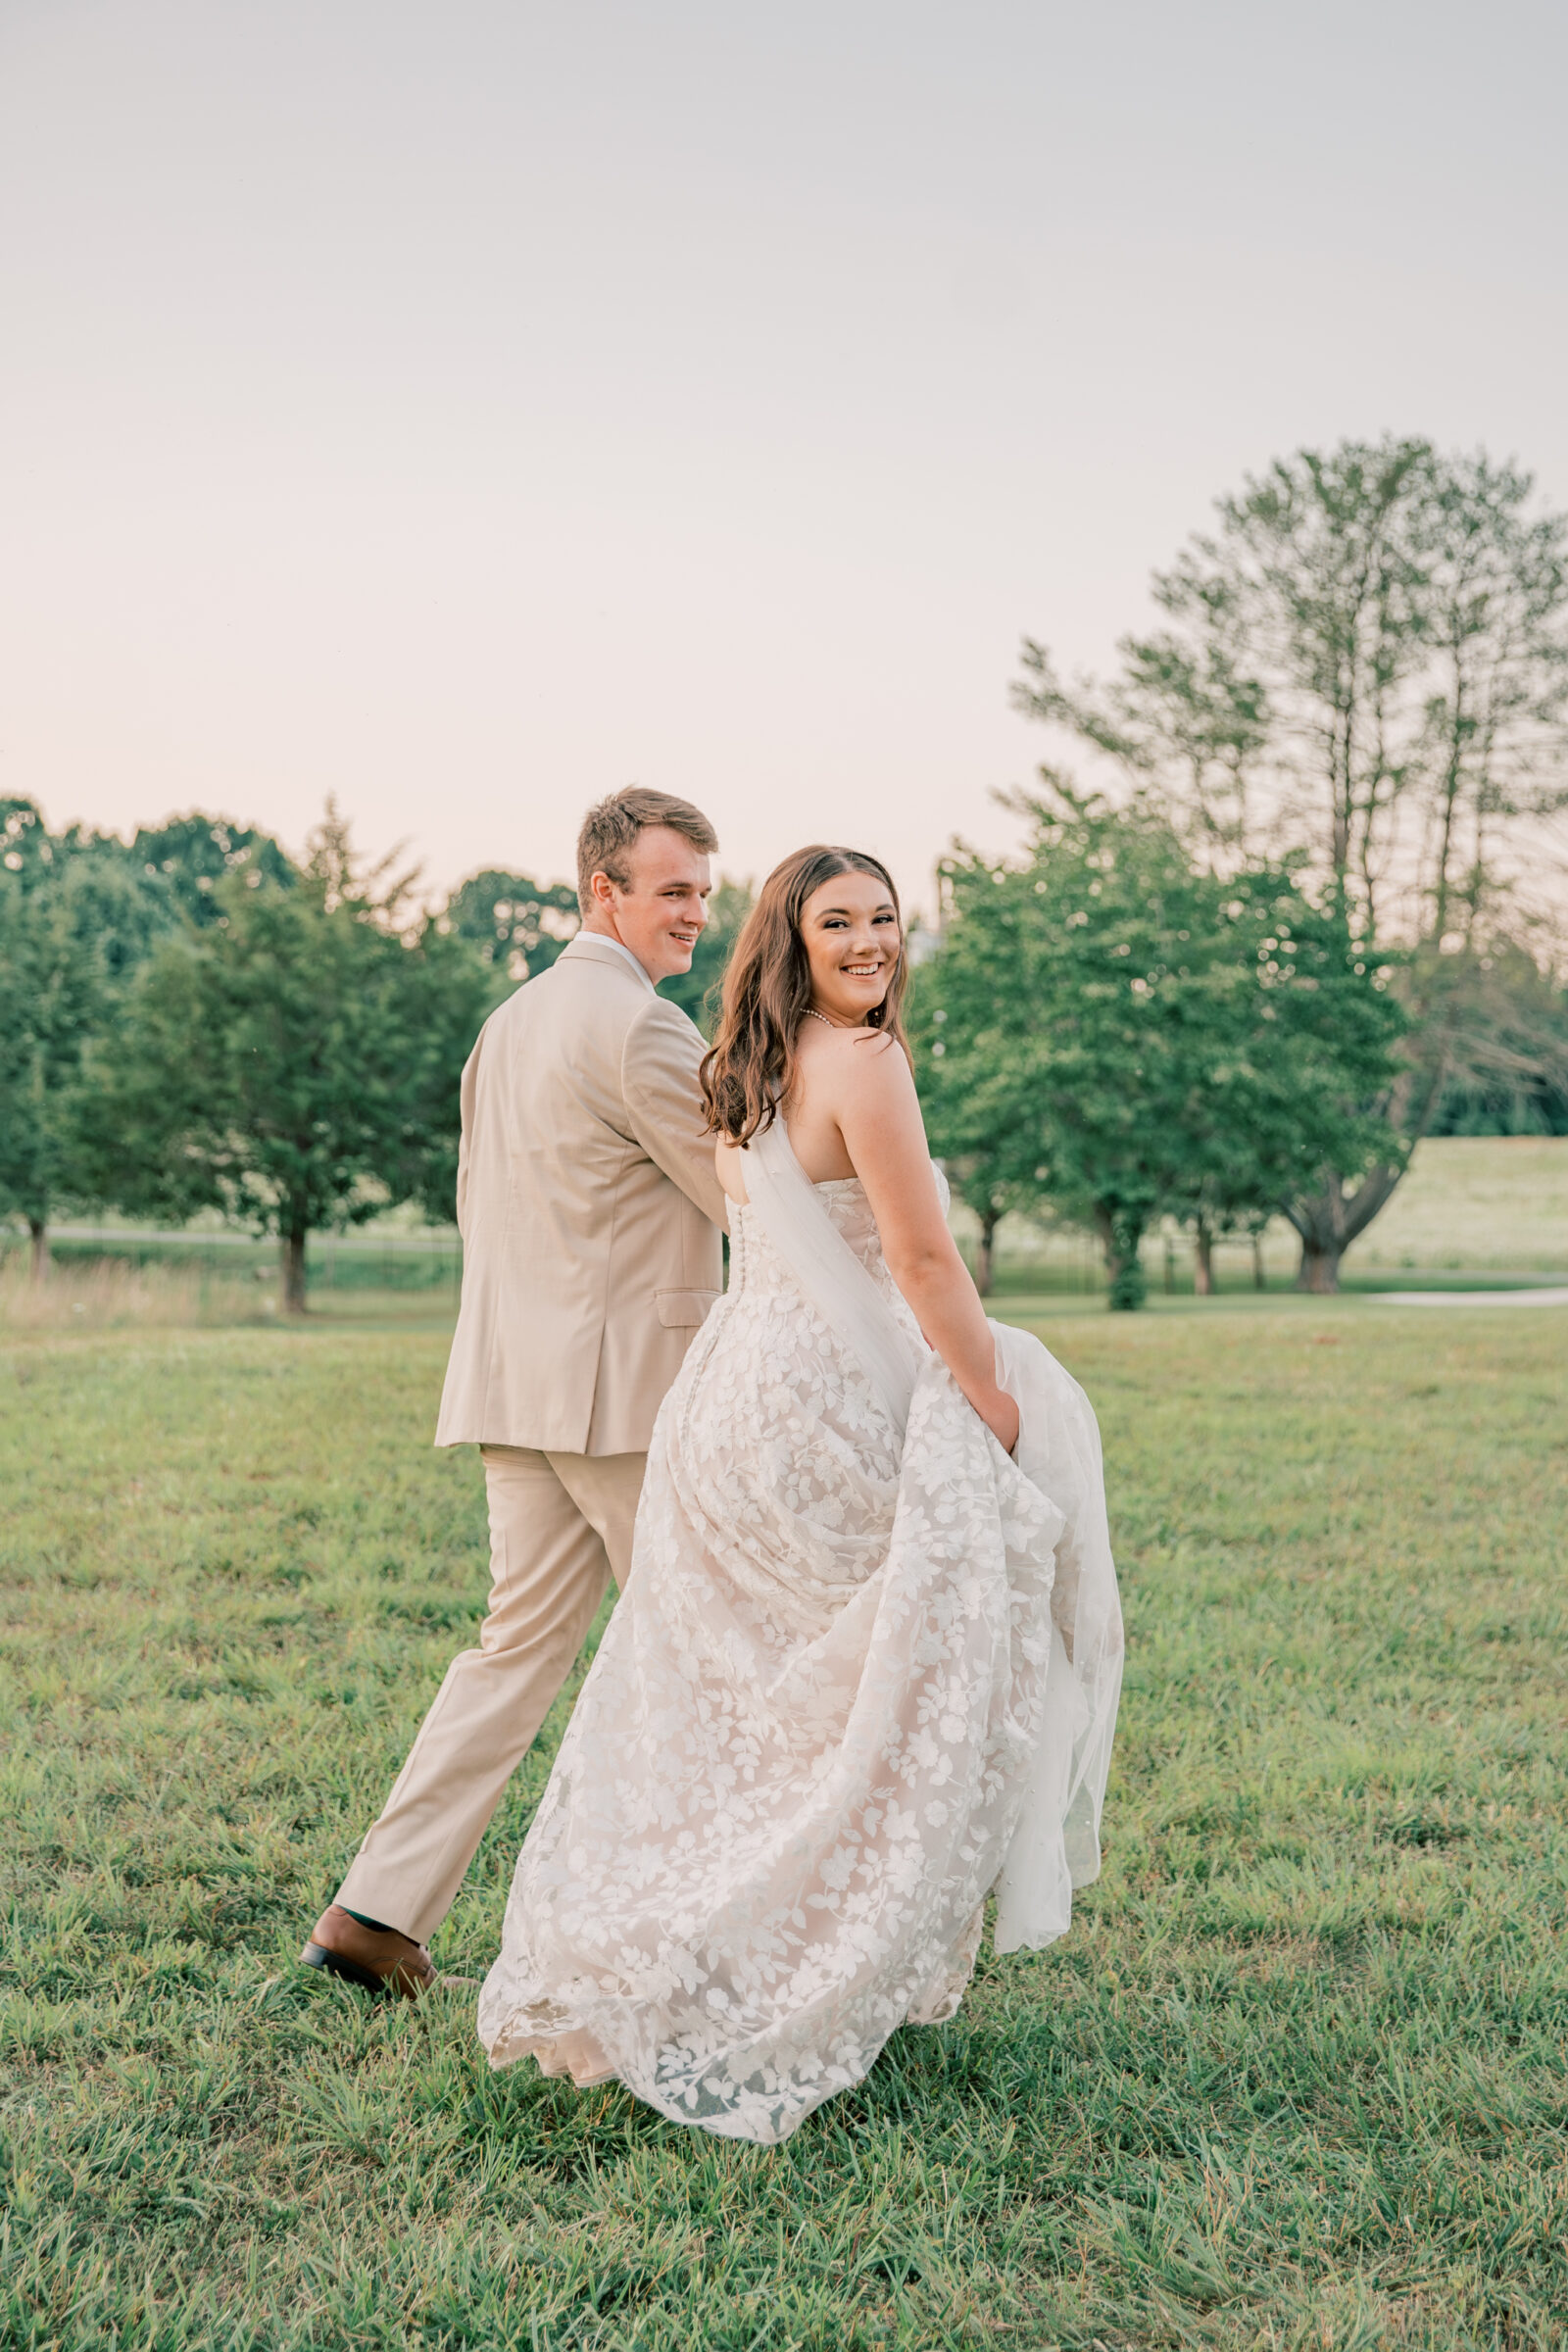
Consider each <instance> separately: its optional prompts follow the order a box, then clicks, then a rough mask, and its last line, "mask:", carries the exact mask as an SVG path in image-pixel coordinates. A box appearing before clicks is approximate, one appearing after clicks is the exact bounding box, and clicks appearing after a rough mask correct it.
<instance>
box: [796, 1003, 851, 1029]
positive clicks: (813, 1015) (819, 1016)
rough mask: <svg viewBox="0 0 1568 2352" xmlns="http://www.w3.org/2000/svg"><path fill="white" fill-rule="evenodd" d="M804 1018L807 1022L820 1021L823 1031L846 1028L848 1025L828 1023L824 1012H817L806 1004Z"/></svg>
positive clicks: (814, 1007)
mask: <svg viewBox="0 0 1568 2352" xmlns="http://www.w3.org/2000/svg"><path fill="white" fill-rule="evenodd" d="M806 1017H807V1019H808V1020H809V1021H820V1022H821V1023H822V1026H823V1028H824V1029H843V1028H845V1027H847V1026H848V1024H847V1023H846V1022H844V1021H830V1020H829V1019H828V1017H827V1014H826V1013H825V1012H818V1011H817V1009H816V1006H815V1005H808V1006H807V1007H806Z"/></svg>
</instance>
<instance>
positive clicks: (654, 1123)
mask: <svg viewBox="0 0 1568 2352" xmlns="http://www.w3.org/2000/svg"><path fill="white" fill-rule="evenodd" d="M706 1051H707V1048H706V1047H705V1046H704V1044H703V1040H702V1034H701V1032H700V1031H699V1030H698V1029H697V1028H696V1026H695V1024H694V1023H693V1022H691V1021H689V1020H688V1019H687V1017H686V1015H685V1014H684V1013H683V1012H682V1011H681V1009H680V1006H679V1005H670V1004H668V1003H666V1001H665V1000H664V998H662V997H654V998H653V999H651V1000H650V1002H649V1004H648V1005H647V1006H646V1008H645V1009H644V1010H643V1011H642V1012H640V1013H639V1014H638V1015H637V1018H636V1020H634V1021H633V1023H632V1025H631V1027H630V1029H628V1031H627V1032H626V1043H625V1046H624V1048H623V1049H622V1053H621V1064H620V1086H621V1095H622V1097H623V1099H624V1101H625V1104H626V1115H627V1117H628V1119H629V1121H630V1123H631V1130H632V1133H633V1135H634V1136H635V1137H636V1139H637V1141H638V1143H640V1144H641V1146H642V1148H643V1150H644V1151H645V1152H647V1154H648V1156H649V1158H650V1159H651V1160H652V1161H653V1162H654V1164H655V1166H656V1167H660V1168H662V1169H663V1171H664V1174H665V1175H666V1176H667V1177H668V1178H669V1179H670V1181H671V1183H673V1184H678V1185H679V1186H680V1189H681V1191H682V1192H683V1193H685V1194H686V1195H687V1197H688V1198H689V1199H690V1200H692V1201H696V1203H697V1205H698V1207H699V1208H700V1209H701V1210H702V1212H703V1214H704V1216H705V1217H708V1218H710V1219H711V1221H712V1223H713V1224H715V1225H716V1226H717V1227H718V1228H719V1231H720V1232H723V1231H725V1230H726V1227H727V1222H728V1220H727V1218H726V1215H725V1203H724V1195H723V1192H722V1191H721V1189H720V1187H719V1181H718V1175H717V1171H716V1170H715V1168H714V1166H713V1138H712V1137H711V1135H710V1134H709V1133H708V1132H707V1129H706V1127H705V1124H704V1118H703V1097H702V1090H701V1088H700V1087H699V1085H698V1082H697V1073H698V1069H699V1067H700V1066H701V1063H702V1058H703V1055H704V1054H705V1052H706Z"/></svg>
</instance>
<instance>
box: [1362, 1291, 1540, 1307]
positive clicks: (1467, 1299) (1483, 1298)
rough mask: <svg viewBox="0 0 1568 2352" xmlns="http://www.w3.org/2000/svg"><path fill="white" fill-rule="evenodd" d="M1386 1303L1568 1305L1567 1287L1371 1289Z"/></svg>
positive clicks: (1372, 1293)
mask: <svg viewBox="0 0 1568 2352" xmlns="http://www.w3.org/2000/svg"><path fill="white" fill-rule="evenodd" d="M1368 1296H1369V1297H1370V1298H1373V1299H1382V1300H1383V1302H1384V1304H1385V1305H1386V1306H1568V1290H1554V1291H1372V1292H1370V1293H1368Z"/></svg>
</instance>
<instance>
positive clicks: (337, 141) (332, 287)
mask: <svg viewBox="0 0 1568 2352" xmlns="http://www.w3.org/2000/svg"><path fill="white" fill-rule="evenodd" d="M1565 87H1568V11H1565V10H1564V9H1563V8H1562V7H1561V5H1560V4H1558V0H1539V4H1536V5H1530V4H1526V0H1486V4H1485V5H1482V0H1469V4H1468V5H1464V6H1454V5H1451V4H1448V5H1445V4H1444V0H1410V4H1408V5H1405V4H1401V5H1391V4H1388V0H1353V4H1347V0H1331V4H1329V5H1324V4H1322V0H1318V5H1315V6H1313V7H1310V8H1308V7H1305V6H1297V7H1292V8H1285V7H1281V6H1278V5H1270V4H1269V0H1245V4H1238V5H1221V4H1219V0H1190V4H1189V5H1187V6H1185V7H1183V6H1171V5H1170V4H1169V0H1164V4H1163V5H1158V6H1155V5H1152V4H1151V0H1130V4H1126V5H1120V6H1116V5H1106V6H1101V7H1098V8H1095V7H1086V6H1084V5H1083V4H1082V0H1079V4H1078V5H1076V6H1072V7H1069V6H1066V5H1061V4H1058V0H1049V4H1038V5H1034V6H1025V5H1022V4H1019V0H965V4H964V5H957V4H956V0H954V4H951V5H949V6H946V7H942V8H937V7H932V6H929V5H921V4H911V0H901V5H899V6H896V7H895V6H891V5H886V4H885V0H874V4H867V0H833V4H832V5H830V6H829V5H821V4H820V0H795V4H794V5H793V6H792V7H790V8H788V9H780V8H777V7H767V8H764V7H761V6H759V5H755V4H752V0H727V4H724V5H720V4H719V0H659V4H657V5H655V4H654V0H648V4H646V5H642V6H631V5H607V4H605V0H572V4H571V5H561V4H560V0H557V4H556V5H553V6H550V7H545V6H541V5H536V4H534V0H504V4H503V0H441V5H439V6H436V5H433V4H426V5H423V6H416V5H411V4H410V0H375V4H374V5H368V0H309V4H308V5H304V4H301V0H244V4H240V0H113V4H106V0H97V4H93V0H0V321H3V327H0V332H3V335H4V360H3V365H0V793H3V792H17V793H26V794H30V795H32V796H33V797H35V798H36V799H38V800H40V801H41V802H42V803H43V805H44V808H45V809H46V812H47V813H48V816H49V818H50V820H51V822H53V823H62V822H64V821H66V820H68V819H70V818H72V817H80V818H84V819H86V820H87V821H89V822H91V823H94V824H98V825H106V826H113V827H115V828H117V829H126V828H129V827H131V826H133V825H134V824H135V823H136V822H137V821H138V820H148V821H150V820H155V819H157V818H159V817H160V816H162V815H164V814H166V813H168V812H170V811H172V810H175V809H186V808H190V807H192V806H198V805H199V806H203V807H207V808H212V809H221V810H223V811H224V812H226V813H229V814H232V815H235V816H239V817H242V818H249V819H252V820H254V821H256V822H258V823H261V824H265V825H267V826H269V827H270V828H271V829H272V830H274V831H276V832H278V833H279V834H281V835H282V837H283V838H284V840H285V841H286V842H288V843H289V844H290V845H291V846H294V847H298V846H299V845H300V843H301V842H302V841H303V838H304V836H305V834H306V832H307V830H308V829H309V827H310V825H311V824H312V822H313V821H314V819H315V818H316V816H317V815H318V813H319V809H320V807H321V804H322V801H323V799H324V797H325V795H326V794H327V793H329V792H335V793H336V794H337V796H338V797H339V799H340V801H341V803H342V805H343V807H344V808H345V809H346V810H347V811H348V812H349V813H350V815H351V816H352V817H353V819H354V820H355V825H356V830H357V833H358V836H359V838H360V840H361V842H362V844H363V845H364V846H365V847H366V848H367V849H370V850H374V851H381V850H384V849H386V848H388V847H390V846H391V845H392V843H393V842H395V841H397V840H398V839H400V838H407V839H408V840H409V841H410V842H411V843H412V844H413V846H414V847H415V848H416V850H417V852H418V853H419V854H420V855H422V856H423V858H425V860H426V863H427V868H428V873H429V878H430V881H431V883H432V885H436V886H444V885H446V884H449V883H451V882H452V881H455V880H456V879H458V878H459V877H460V876H461V875H462V874H464V873H465V872H467V871H470V870H472V869H473V868H474V867H476V866H478V865H481V864H496V865H518V866H521V867H523V868H525V869H528V870H531V871H533V872H534V873H536V874H537V875H539V876H541V877H542V878H546V879H549V878H552V877H555V876H557V875H563V874H565V873H567V872H568V871H569V868H570V861H571V844H572V839H573V836H574V833H575V829H576V824H577V820H578V817H579V815H580V813H581V810H582V809H583V807H584V806H585V805H586V804H587V802H588V801H589V800H591V799H593V798H595V797H597V796H598V795H599V794H601V793H604V792H607V791H610V790H613V788H614V787H615V786H617V785H620V784H624V783H630V782H639V783H644V784H653V785H659V786H662V787H663V788H664V789H666V790H669V791H675V792H682V793H686V794H689V795H690V796H691V797H692V798H694V799H696V800H697V801H699V802H700V803H701V804H702V805H703V806H704V807H705V808H706V809H708V810H709V812H710V814H711V816H712V817H713V819H714V820H715V822H716V824H717V825H718V828H719V831H720V834H721V837H722V842H723V856H722V859H721V862H722V864H723V865H724V867H725V868H726V869H727V870H729V871H730V872H732V873H736V874H743V875H748V874H749V875H760V873H761V872H762V871H764V870H765V868H766V867H767V866H768V865H769V864H770V863H772V861H773V860H774V859H775V858H778V857H779V856H781V855H782V854H783V853H784V852H785V851H787V850H789V849H791V848H793V847H795V846H797V845H798V844H799V843H800V842H802V841H804V840H809V839H811V838H819V837H824V836H825V837H827V838H829V839H835V840H841V841H843V840H848V841H851V842H854V843H856V844H858V845H859V846H861V847H864V848H868V849H873V850H876V851H878V852H880V853H881V854H882V855H883V856H884V857H885V858H888V859H889V860H890V862H891V863H892V864H893V865H894V867H895V868H896V870H897V871H898V872H899V874H900V875H901V877H902V878H903V879H904V880H905V882H906V885H907V888H908V889H909V891H910V893H911V895H912V896H915V897H917V898H918V897H921V896H923V895H924V893H925V890H926V887H927V878H928V876H929V872H930V868H931V865H932V862H933V860H934V859H935V858H936V857H937V855H938V854H939V852H940V851H941V849H942V847H943V846H944V844H945V842H946V840H947V838H948V836H949V835H950V834H951V833H952V832H954V831H955V830H958V831H962V832H965V833H967V834H969V835H970V836H971V837H974V838H979V839H980V840H982V841H984V842H985V843H987V844H988V845H996V846H1000V845H1001V844H1002V843H1004V842H1005V841H1006V840H1007V839H1008V838H1009V837H1010V834H1011V831H1012V827H1011V824H1010V821H1009V820H1008V819H1007V818H1006V817H1005V816H1004V815H1002V814H1001V813H1000V812H998V811H997V810H996V809H993V808H992V807H991V806H990V804H989V803H988V800H987V794H988V792H989V791H990V789H991V788H992V787H994V786H998V785H1004V786H1005V785H1008V784H1014V783H1019V782H1024V781H1026V780H1027V779H1028V777H1029V775H1030V773H1031V770H1032V767H1033V764H1034V762H1035V761H1036V760H1038V759H1039V758H1040V757H1041V756H1042V754H1043V753H1044V751H1045V750H1046V748H1047V747H1046V744H1045V742H1044V740H1043V739H1040V738H1039V737H1038V735H1037V731H1036V730H1033V729H1031V728H1030V727H1028V726H1027V725H1026V724H1025V723H1024V722H1023V721H1022V720H1020V719H1018V718H1017V717H1015V716H1014V715H1013V714H1012V713H1011V712H1010V711H1009V710H1008V707H1007V700H1006V689H1007V684H1008V680H1009V678H1010V677H1011V676H1012V675H1013V672H1014V667H1015V660H1014V658H1015V653H1016V648H1017V644H1018V640H1019V638H1020V636H1021V635H1022V634H1024V633H1025V632H1028V633H1029V634H1031V635H1034V636H1037V637H1039V638H1042V639H1044V640H1045V641H1046V642H1047V643H1048V644H1050V645H1051V646H1053V647H1054V649H1055V650H1056V651H1057V652H1058V653H1059V654H1060V655H1061V656H1062V657H1063V658H1064V659H1065V660H1066V662H1068V663H1069V664H1076V663H1080V662H1084V663H1099V662H1103V661H1104V660H1105V659H1106V658H1107V657H1108V655H1109V653H1110V650H1111V647H1112V645H1113V643H1114V640H1115V638H1116V637H1117V636H1118V634H1120V632H1121V631H1122V630H1123V629H1125V628H1128V627H1130V626H1133V625H1135V624H1136V623H1138V622H1139V621H1140V620H1141V619H1142V618H1143V616H1144V614H1145V612H1146V605H1145V583H1146V580H1147V575H1148V572H1149V569H1150V567H1151V565H1152V564H1157V563H1163V562H1165V561H1166V560H1168V558H1169V557H1170V555H1171V554H1172V552H1173V551H1174V549H1175V548H1176V546H1177V545H1178V543H1179V542H1180V541H1181V539H1182V538H1183V537H1184V536H1185V535H1186V534H1187V532H1188V531H1189V530H1191V529H1193V528H1194V527H1196V526H1198V525H1200V524H1201V522H1202V521H1203V520H1204V519H1205V515H1206V511H1207V507H1208V503H1209V501H1210V500H1211V499H1212V497H1213V496H1214V495H1215V494H1216V493H1217V492H1219V491H1220V490H1222V489H1225V488H1227V487H1230V486H1232V485H1234V484H1235V483H1237V481H1238V480H1239V478H1240V476H1241V475H1242V474H1243V473H1244V472H1245V471H1246V470H1248V469H1250V468H1255V467H1257V466H1261V465H1263V464H1265V463H1266V462H1267V460H1268V459H1269V458H1270V456H1272V455H1274V454H1275V453H1277V452H1282V451H1285V450H1288V449H1290V448H1293V447H1295V446H1296V445H1298V444H1299V443H1301V442H1303V441H1308V442H1319V443H1324V442H1330V441H1333V440H1334V439H1336V438H1338V437H1339V436H1340V435H1342V434H1345V433H1355V434H1368V435H1371V434H1376V433H1379V432H1381V431H1383V430H1385V429H1391V430H1396V431H1408V432H1421V433H1428V434H1431V435H1432V436H1434V437H1435V438H1436V439H1438V440H1439V441H1440V442H1442V443H1444V444H1446V445H1460V446H1473V445H1475V444H1476V443H1478V442H1484V443H1485V444H1486V445H1487V446H1488V447H1489V448H1490V449H1491V450H1492V452H1493V453H1494V454H1495V456H1498V457H1503V456H1513V457H1516V458H1517V459H1519V460H1520V461H1521V462H1523V463H1524V464H1525V465H1527V466H1530V467H1532V468H1533V469H1534V470H1535V471H1536V472H1537V473H1538V475H1539V476H1540V479H1541V482H1542V485H1543V488H1544V490H1545V491H1546V492H1547V494H1548V495H1549V496H1550V497H1551V498H1552V499H1553V501H1554V502H1555V503H1559V504H1561V503H1568V306H1565V302H1564V291H1565V288H1564V274H1565V272H1564V233H1565V222H1568V165H1565V155H1568V140H1565V138H1564V135H1563V130H1562V100H1563V92H1564V89H1565Z"/></svg>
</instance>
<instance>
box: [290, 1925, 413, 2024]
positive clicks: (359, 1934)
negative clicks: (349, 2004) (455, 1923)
mask: <svg viewBox="0 0 1568 2352" xmlns="http://www.w3.org/2000/svg"><path fill="white" fill-rule="evenodd" d="M300 1963H301V1965H302V1967H305V1968H322V1969H325V1971H326V1973H327V1975H328V1976H332V1977H341V1978H342V1979H343V1981H344V1982H345V1984H348V1985H362V1986H363V1987H364V1989H365V1990H366V1991H367V1992H390V1993H401V1994H402V1996H403V1998H404V2000H406V2001H417V1999H418V1997H419V1995H420V1994H421V1993H423V1992H428V1991H430V1989H431V1987H432V1986H433V1985H434V1984H435V1982H436V1974H435V1970H434V1968H433V1967H432V1966H431V1963H430V1955H429V1953H428V1952H427V1951H426V1950H425V1948H424V1946H423V1944H422V1943H416V1942H415V1941H414V1939H413V1937H412V1936H400V1935H399V1934H398V1932H397V1930H396V1928H368V1927H365V1926H364V1925H363V1924H362V1922H361V1921H359V1920H357V1919H356V1918H355V1917H354V1916H353V1914H352V1913H351V1912H348V1911H345V1910H344V1909H343V1906H342V1905H341V1903H328V1905H327V1907H326V1909H325V1910H324V1911H323V1912H322V1913H321V1916H320V1918H319V1920H318V1921H317V1923H316V1926H315V1928H314V1930H313V1931H312V1934H311V1940H310V1942H309V1943H308V1944H307V1945H306V1946H305V1949H304V1951H303V1952H301V1954H300Z"/></svg>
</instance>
